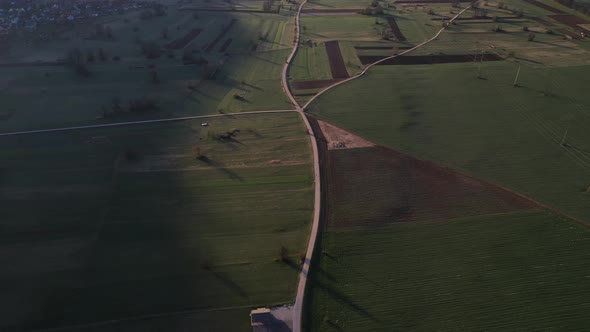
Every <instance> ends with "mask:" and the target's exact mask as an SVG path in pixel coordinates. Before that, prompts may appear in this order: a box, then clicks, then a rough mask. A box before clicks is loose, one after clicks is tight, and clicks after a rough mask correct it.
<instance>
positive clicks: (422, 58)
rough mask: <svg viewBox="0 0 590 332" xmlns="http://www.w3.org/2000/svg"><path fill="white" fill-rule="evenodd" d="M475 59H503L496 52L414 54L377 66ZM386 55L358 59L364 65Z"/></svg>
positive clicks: (363, 56)
mask: <svg viewBox="0 0 590 332" xmlns="http://www.w3.org/2000/svg"><path fill="white" fill-rule="evenodd" d="M476 57H477V61H500V60H503V59H502V58H501V57H499V56H498V55H496V54H484V55H483V59H481V55H479V54H453V55H447V54H444V55H415V56H399V57H397V58H393V59H389V60H386V61H383V62H381V63H380V64H379V66H384V65H432V64H438V63H456V62H473V61H474V59H476ZM383 58H386V56H381V55H360V56H359V60H361V63H362V64H364V65H366V64H369V63H373V62H375V61H379V60H381V59H383Z"/></svg>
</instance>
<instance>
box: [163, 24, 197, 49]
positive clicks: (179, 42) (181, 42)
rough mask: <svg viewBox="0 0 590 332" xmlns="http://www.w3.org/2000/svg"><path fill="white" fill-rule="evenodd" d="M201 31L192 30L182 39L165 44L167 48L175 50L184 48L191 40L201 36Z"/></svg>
mask: <svg viewBox="0 0 590 332" xmlns="http://www.w3.org/2000/svg"><path fill="white" fill-rule="evenodd" d="M202 31H203V30H201V29H192V30H191V31H189V32H188V33H187V34H186V35H184V36H183V37H182V38H178V39H174V40H173V41H171V42H170V43H168V44H166V47H167V48H173V49H175V50H178V49H181V48H184V47H185V46H186V45H188V43H190V42H191V41H192V40H193V39H195V38H197V36H198V35H200V34H201V32H202Z"/></svg>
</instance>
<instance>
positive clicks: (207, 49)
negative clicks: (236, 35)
mask: <svg viewBox="0 0 590 332" xmlns="http://www.w3.org/2000/svg"><path fill="white" fill-rule="evenodd" d="M236 22H237V19H235V18H233V19H232V20H231V21H230V22H229V24H228V25H227V26H226V27H225V28H223V30H221V32H220V33H219V35H217V37H216V38H215V39H214V40H213V41H212V42H211V43H209V45H207V47H205V53H210V52H211V51H212V50H213V48H214V47H215V45H217V43H219V41H220V40H221V39H222V38H223V36H225V34H226V33H228V32H229V30H231V28H232V27H233V26H234V25H235V24H236Z"/></svg>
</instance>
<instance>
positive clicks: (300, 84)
mask: <svg viewBox="0 0 590 332" xmlns="http://www.w3.org/2000/svg"><path fill="white" fill-rule="evenodd" d="M340 81H342V79H331V80H314V81H295V82H291V88H292V89H293V90H308V89H322V88H325V87H327V86H330V85H332V84H334V83H338V82H340Z"/></svg>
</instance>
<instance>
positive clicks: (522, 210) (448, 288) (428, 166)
mask: <svg viewBox="0 0 590 332" xmlns="http://www.w3.org/2000/svg"><path fill="white" fill-rule="evenodd" d="M323 176H324V183H325V187H324V190H325V193H326V201H325V210H324V214H325V216H326V217H325V221H324V223H323V224H322V227H323V232H322V233H321V234H322V235H321V236H320V239H319V245H320V249H318V250H317V256H316V257H317V258H316V261H315V263H314V264H315V265H314V266H313V267H312V268H311V271H312V277H311V287H310V291H309V294H310V297H309V298H308V299H307V303H306V308H307V309H306V310H307V311H306V314H307V318H306V322H307V327H308V330H309V331H359V332H360V331H384V330H387V331H389V330H394V331H398V330H400V331H432V330H439V331H457V330H468V331H484V330H502V331H521V330H526V329H532V330H542V329H566V330H572V331H573V330H585V329H587V328H588V327H589V326H590V319H589V318H588V316H587V315H586V308H587V305H588V301H587V297H588V295H589V294H590V286H589V285H588V283H587V278H588V277H589V276H590V267H588V264H586V261H587V259H588V257H589V255H590V251H589V249H590V232H589V231H588V228H587V226H586V225H581V224H579V223H575V222H572V221H571V220H568V219H567V218H564V217H562V216H558V215H556V214H554V213H550V212H547V211H546V210H543V209H542V208H540V207H538V206H535V205H532V204H531V202H527V201H524V200H522V198H519V197H517V196H516V195H514V194H512V193H509V192H507V191H504V190H500V189H499V188H497V187H494V186H491V185H489V184H486V183H483V182H480V181H478V180H476V179H473V178H468V177H465V176H464V175H461V174H457V173H454V172H452V171H449V170H448V169H444V168H441V167H438V166H436V165H434V164H432V163H429V162H424V161H419V160H416V159H413V158H412V157H409V156H406V155H402V154H399V153H397V152H395V151H392V150H389V149H386V148H383V147H373V148H357V149H343V150H330V151H328V152H327V154H326V157H325V168H324V170H323Z"/></svg>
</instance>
